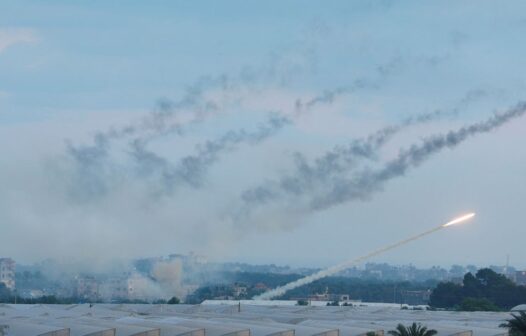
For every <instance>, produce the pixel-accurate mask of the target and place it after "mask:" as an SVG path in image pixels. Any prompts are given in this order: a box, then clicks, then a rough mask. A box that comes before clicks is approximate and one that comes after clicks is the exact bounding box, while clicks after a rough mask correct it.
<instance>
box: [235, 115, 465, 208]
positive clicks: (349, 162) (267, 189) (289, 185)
mask: <svg viewBox="0 0 526 336" xmlns="http://www.w3.org/2000/svg"><path fill="white" fill-rule="evenodd" d="M455 113H456V110H453V111H441V110H438V111H435V112H431V113H425V114H421V115H418V116H414V117H410V118H407V119H406V120H404V121H403V122H401V123H400V124H398V125H390V126H386V127H384V128H381V129H379V130H377V131H376V132H374V133H372V134H370V135H369V136H367V137H365V138H360V139H355V140H353V141H351V142H350V144H349V145H347V146H338V147H335V148H334V149H333V150H331V151H329V152H327V153H325V154H324V155H323V156H321V157H319V158H317V159H316V160H315V161H314V164H312V165H311V164H309V163H308V161H307V159H306V158H305V157H304V156H303V155H301V154H299V153H296V154H295V155H294V161H295V169H296V172H295V173H294V174H293V175H288V176H284V177H282V178H281V179H280V180H279V182H267V183H265V185H260V186H257V187H254V188H251V189H248V190H246V191H245V192H243V194H242V196H241V197H242V199H243V201H244V203H245V205H246V206H247V207H250V206H254V205H258V204H264V203H267V202H269V201H272V200H275V199H278V198H280V197H282V196H284V195H293V196H299V195H303V194H305V193H307V192H311V191H314V190H316V188H317V187H319V186H320V185H326V184H327V183H331V181H332V180H334V179H336V178H338V177H339V176H341V175H342V174H345V173H347V172H348V171H349V170H350V169H352V168H355V167H356V166H357V165H358V164H359V163H360V162H361V161H363V160H375V159H376V157H377V153H378V150H379V149H380V148H381V147H382V146H384V145H385V144H386V143H387V142H388V141H389V140H390V139H391V138H392V137H393V136H394V135H396V134H397V133H398V132H400V131H402V130H403V129H404V128H406V127H409V126H412V125H416V124H421V123H426V122H430V121H432V120H435V119H437V118H440V117H443V116H448V115H452V114H455ZM245 210H247V209H245Z"/></svg>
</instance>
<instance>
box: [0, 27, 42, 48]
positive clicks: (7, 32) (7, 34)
mask: <svg viewBox="0 0 526 336" xmlns="http://www.w3.org/2000/svg"><path fill="white" fill-rule="evenodd" d="M36 41H37V37H36V34H35V32H34V31H33V30H32V29H27V28H0V53H2V52H4V51H5V50H7V49H8V48H10V47H12V46H14V45H16V44H20V43H34V42H36Z"/></svg>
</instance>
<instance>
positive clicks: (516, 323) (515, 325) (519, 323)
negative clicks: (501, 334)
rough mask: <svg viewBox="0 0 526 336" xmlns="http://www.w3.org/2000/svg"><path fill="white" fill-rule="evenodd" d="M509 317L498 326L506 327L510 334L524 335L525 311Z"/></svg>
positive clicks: (513, 335)
mask: <svg viewBox="0 0 526 336" xmlns="http://www.w3.org/2000/svg"><path fill="white" fill-rule="evenodd" d="M511 316H513V317H512V318H511V319H509V320H506V321H507V322H506V323H502V324H501V325H500V326H499V327H501V328H507V329H508V332H509V334H510V336H526V312H523V311H521V312H519V315H514V314H511Z"/></svg>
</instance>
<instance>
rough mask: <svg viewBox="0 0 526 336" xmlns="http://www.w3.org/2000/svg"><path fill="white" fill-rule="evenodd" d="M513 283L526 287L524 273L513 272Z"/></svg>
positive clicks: (525, 273) (525, 272)
mask: <svg viewBox="0 0 526 336" xmlns="http://www.w3.org/2000/svg"><path fill="white" fill-rule="evenodd" d="M515 283H516V284H517V285H523V286H526V271H516V272H515Z"/></svg>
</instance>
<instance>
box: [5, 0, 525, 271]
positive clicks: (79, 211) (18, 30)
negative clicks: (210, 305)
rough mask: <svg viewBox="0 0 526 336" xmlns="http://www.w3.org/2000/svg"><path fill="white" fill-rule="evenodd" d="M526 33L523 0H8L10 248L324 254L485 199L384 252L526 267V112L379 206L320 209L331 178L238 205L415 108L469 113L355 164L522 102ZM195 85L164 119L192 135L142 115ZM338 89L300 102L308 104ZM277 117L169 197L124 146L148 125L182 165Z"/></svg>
mask: <svg viewBox="0 0 526 336" xmlns="http://www.w3.org/2000/svg"><path fill="white" fill-rule="evenodd" d="M525 32H526V3H524V2H523V1H506V2H496V1H440V2H439V1H436V2H419V1H402V2H395V1H388V0H385V1H259V2H257V1H77V2H71V1H4V0H0V151H1V152H2V153H3V155H2V159H0V160H1V161H0V183H1V184H2V189H0V223H2V227H3V229H2V231H3V234H2V235H0V246H2V247H3V249H2V253H3V254H6V255H11V256H12V257H14V258H16V259H19V260H21V261H23V262H30V261H35V260H38V259H40V258H43V257H46V256H50V257H58V256H64V255H67V256H72V257H74V258H92V257H97V258H99V257H100V259H104V258H113V257H133V256H140V255H158V254H167V253H171V252H183V253H184V252H188V251H197V252H200V253H203V254H207V255H210V256H212V257H214V258H216V259H219V260H224V259H229V260H242V261H249V262H269V263H270V262H272V263H276V264H290V263H291V264H295V265H311V266H316V265H328V264H331V263H335V262H339V261H342V260H344V259H347V258H352V257H354V256H357V255H361V254H364V253H366V252H368V251H369V250H370V249H372V248H375V247H377V246H379V245H381V244H384V243H389V242H391V241H392V240H393V239H398V238H404V237H405V236H407V235H409V234H412V233H415V232H418V231H420V230H423V229H426V228H428V227H430V226H433V225H438V224H440V223H442V222H443V221H447V220H449V219H450V217H453V216H455V215H457V214H459V213H462V212H464V211H468V210H473V211H477V212H479V216H478V218H477V221H476V222H474V223H473V225H472V226H469V227H466V228H462V229H459V230H458V231H457V233H454V232H440V233H439V234H437V235H436V237H434V238H430V239H428V240H426V241H422V242H419V243H415V244H414V245H412V246H411V247H409V246H408V247H404V248H402V249H400V250H399V251H393V253H391V254H389V255H386V256H383V257H381V258H379V259H378V260H377V261H384V260H385V261H390V262H394V263H410V262H413V263H416V264H421V265H431V264H442V265H448V264H453V263H476V264H481V265H483V264H491V263H493V264H495V263H502V262H504V260H505V258H506V254H510V256H511V261H512V263H516V264H517V265H518V266H521V267H526V264H524V260H526V258H525V257H526V255H525V252H524V249H523V248H522V245H523V240H524V239H523V237H524V235H525V234H526V228H525V226H524V220H523V216H522V214H521V210H522V203H523V202H522V200H524V199H526V177H525V175H524V171H526V170H525V168H526V156H525V155H526V154H525V153H526V152H525V151H524V148H523V144H524V143H525V140H526V138H525V135H524V134H526V121H525V119H526V118H519V119H516V120H514V121H512V122H510V123H509V124H506V125H505V126H503V127H502V128H499V129H498V130H496V131H495V132H491V133H489V134H481V135H478V136H476V137H474V138H473V139H470V140H468V141H467V142H465V143H462V144H461V145H460V146H458V147H456V148H454V149H453V150H445V151H441V152H439V153H437V154H436V155H434V156H433V157H432V158H431V159H430V160H429V161H426V162H424V163H423V164H422V165H421V166H419V167H417V168H415V169H411V170H409V171H408V172H407V173H406V174H405V176H403V177H398V178H395V179H393V180H390V181H388V182H387V183H386V184H385V185H382V190H377V191H375V192H374V193H373V194H372V195H370V197H368V199H367V200H366V201H355V202H344V203H343V204H337V205H334V206H331V207H329V208H328V209H324V210H322V211H318V210H312V209H308V205H307V204H308V199H310V198H313V199H314V198H316V197H317V196H319V193H323V192H325V191H326V190H325V191H324V190H320V186H318V187H316V188H315V189H313V190H310V191H309V194H308V195H307V196H305V195H300V196H298V198H297V199H295V198H294V197H292V196H290V195H288V196H286V197H284V198H283V199H281V198H280V199H278V200H276V201H274V203H272V204H264V205H262V206H257V208H256V209H254V210H251V211H252V212H251V213H250V214H249V215H248V216H246V217H243V216H241V217H240V216H239V214H240V213H241V212H243V211H244V209H245V208H244V207H245V206H246V204H244V203H243V199H242V197H241V195H242V194H243V192H246V191H247V190H250V189H252V188H254V187H257V186H272V185H273V184H272V183H274V182H275V181H278V182H279V181H280V180H281V179H282V178H283V177H284V176H291V175H294V172H295V171H296V170H295V169H296V168H295V166H294V162H295V161H294V159H293V157H294V153H297V152H299V153H302V154H303V155H304V156H305V157H306V158H307V159H309V160H315V158H316V157H319V156H321V155H323V153H325V152H326V151H329V150H331V149H332V148H334V146H344V145H345V144H347V143H349V141H351V140H352V139H356V138H359V137H363V136H367V135H368V134H371V133H372V132H374V131H375V130H377V129H379V128H382V127H385V126H388V125H395V124H398V123H400V122H402V121H403V120H405V119H406V118H408V117H410V116H418V115H421V114H424V113H430V112H433V111H436V110H446V111H450V112H451V111H452V110H456V111H457V114H453V113H449V114H448V115H447V116H444V117H442V118H437V119H436V120H433V121H431V122H428V123H425V124H423V125H416V126H412V127H409V128H407V129H404V130H403V131H401V132H400V133H398V134H397V135H396V136H395V137H394V138H393V139H392V140H391V141H390V142H389V143H388V144H387V145H386V146H385V147H383V148H382V149H381V150H379V151H378V153H376V154H377V156H378V157H377V158H376V160H373V161H371V162H365V163H361V164H363V166H360V167H370V168H371V169H376V168H379V167H382V164H384V163H385V162H387V161H388V160H389V159H392V158H393V157H395V156H396V155H397V153H398V151H399V149H401V148H402V149H403V148H408V147H409V146H410V145H411V144H419V143H421V141H422V139H424V138H426V137H427V136H429V135H432V134H442V133H444V132H447V131H448V130H452V129H456V128H458V127H460V126H462V125H464V124H469V123H473V122H477V121H484V120H486V119H487V118H488V117H489V116H491V114H492V113H493V112H495V111H505V110H506V109H508V108H509V107H511V106H513V105H515V104H516V103H517V102H518V101H520V100H521V99H523V98H524V93H525V89H526V80H525V78H526V68H525V67H524V60H523V59H524V55H525V54H526V46H525V44H524V43H523V42H524V41H523V40H524V35H525ZM221 76H224V78H228V81H227V82H221V81H220V80H219V81H213V80H210V78H212V79H214V78H220V77H221ZM203 78H207V79H203ZM224 83H226V84H224ZM363 83H366V85H364V84H363ZM196 87H198V88H199V89H200V91H199V92H200V93H201V96H200V97H201V98H202V97H204V100H205V101H207V102H213V103H214V105H213V108H211V107H210V105H208V107H205V108H204V107H203V106H201V105H199V102H198V104H197V107H196V106H195V105H191V104H187V105H185V107H184V108H182V111H179V112H178V113H176V115H175V116H170V118H172V117H173V119H167V120H168V121H167V122H177V124H178V125H182V126H181V127H182V129H183V130H184V134H183V135H180V134H179V135H178V134H177V133H174V132H171V133H167V134H162V135H161V134H158V133H156V131H158V130H159V129H155V128H152V127H150V128H144V127H146V126H145V125H150V126H151V125H152V124H151V123H150V124H148V120H150V119H148V118H149V117H148V116H149V115H150V113H151V111H152V110H153V111H155V110H156V106H157V105H156V104H157V102H158V101H159V100H160V99H168V100H171V101H178V100H180V99H181V97H184V96H185V93H187V92H188V90H189V88H190V89H192V88H194V89H195V88H196ZM339 88H344V90H342V91H341V92H340V94H335V95H334V97H332V99H325V100H324V101H322V102H318V103H317V104H315V105H314V106H313V107H312V108H311V109H305V108H304V109H303V110H302V111H303V112H302V113H300V114H298V110H297V106H298V102H301V104H303V105H302V106H305V104H306V103H307V102H308V101H310V100H312V99H314V98H316V97H322V96H323V97H325V98H327V92H336V91H337V90H338V89H339ZM335 90H336V91H335ZM324 94H325V96H324ZM199 113H201V114H199ZM268 113H274V115H279V116H283V117H286V118H288V119H290V121H291V124H290V125H286V126H284V127H283V129H281V128H280V129H278V130H276V132H275V133H276V134H274V133H272V134H270V135H266V136H265V138H264V139H263V140H262V141H253V139H252V140H249V139H245V140H240V141H239V142H237V143H236V144H234V145H232V146H231V147H228V148H227V149H226V150H225V151H223V152H221V153H220V155H219V156H218V157H215V158H214V160H213V162H211V163H210V164H209V165H207V166H206V171H204V172H203V175H202V176H201V178H202V180H201V181H200V182H201V184H200V185H199V186H196V185H191V184H190V183H188V181H186V180H185V181H183V182H180V184H176V187H174V188H175V189H174V190H170V192H166V193H165V191H166V190H165V189H166V183H165V182H166V180H163V178H165V177H166V176H164V177H163V175H162V172H160V170H159V171H155V172H154V173H153V174H150V175H148V174H146V173H145V171H144V169H146V168H148V169H151V167H150V166H148V167H142V166H141V167H137V162H135V161H133V156H132V155H130V153H131V149H130V148H131V147H130V146H131V143H132V142H133V141H134V140H138V139H139V140H141V141H147V142H146V149H148V150H149V151H151V152H153V153H155V154H156V155H157V156H158V157H162V158H163V159H164V160H165V161H164V162H165V163H167V164H168V165H172V166H177V165H178V164H179V163H180V162H181V158H183V157H185V156H188V155H194V154H195V153H197V152H199V148H203V144H204V143H205V142H206V141H214V140H216V139H219V138H221V137H222V135H224V134H228V131H232V130H239V129H240V128H244V129H245V131H246V132H248V133H254V132H256V131H257V130H258V125H261V124H262V123H265V122H266V121H265V120H266V118H267V114H268ZM196 116H198V117H196ZM126 126H134V127H136V133H134V134H133V135H131V136H130V135H128V136H121V137H118V138H116V139H113V138H112V139H111V140H110V143H109V147H108V148H107V149H106V150H107V153H106V154H105V155H107V156H105V157H104V159H103V160H104V161H100V162H99V161H97V163H96V164H97V166H93V165H92V166H89V167H86V166H82V165H80V163H79V162H76V161H75V158H74V157H72V156H71V155H70V154H71V152H68V149H67V148H68V147H67V143H70V144H72V146H73V148H77V149H79V148H84V149H86V148H88V149H89V148H90V147H89V146H93V136H94V135H95V134H96V133H97V132H102V133H103V134H106V135H108V134H110V133H111V130H114V131H115V130H117V131H118V130H122V129H123V128H124V127H126ZM141 127H143V128H141ZM148 137H151V138H148ZM145 139H148V140H145ZM198 144H201V147H197V148H198V149H196V145H198ZM86 146H88V147H86ZM68 153H69V154H68ZM83 153H86V152H83ZM92 159H93V158H92ZM312 162H314V161H311V163H312ZM90 164H93V162H92V163H90ZM155 167H156V168H154V169H161V168H159V166H155ZM139 168H140V169H139ZM141 169H143V170H141ZM360 169H361V168H360ZM357 171H358V172H359V171H361V170H359V169H358V170H357ZM345 174H347V175H346V177H348V178H351V177H352V176H354V174H355V171H354V170H352V169H348V170H346V172H345ZM273 181H274V182H273ZM177 183H179V182H177ZM276 183H277V182H276ZM94 185H95V186H96V187H93V186H94ZM92 187H93V188H92ZM321 188H322V189H323V187H321ZM88 189H89V190H91V191H90V192H88V191H86V190H88ZM79 195H80V196H79ZM62 236H64V237H65V238H59V237H62ZM22 240H24V241H28V242H29V243H31V244H33V245H34V246H35V248H34V249H27V248H25V247H22V246H21V244H20V241H22ZM291 242H293V244H292V245H291ZM488 245H491V248H488ZM94 251H95V252H94ZM100 251H104V252H102V253H101V252H100ZM108 251H110V252H108ZM521 263H522V264H521Z"/></svg>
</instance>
